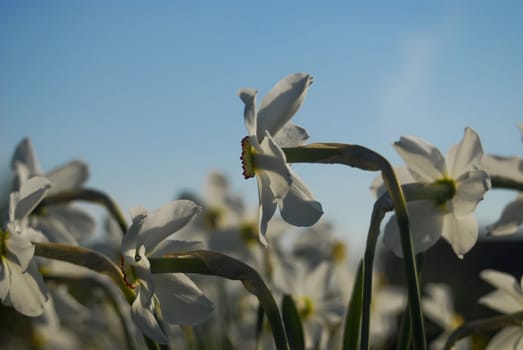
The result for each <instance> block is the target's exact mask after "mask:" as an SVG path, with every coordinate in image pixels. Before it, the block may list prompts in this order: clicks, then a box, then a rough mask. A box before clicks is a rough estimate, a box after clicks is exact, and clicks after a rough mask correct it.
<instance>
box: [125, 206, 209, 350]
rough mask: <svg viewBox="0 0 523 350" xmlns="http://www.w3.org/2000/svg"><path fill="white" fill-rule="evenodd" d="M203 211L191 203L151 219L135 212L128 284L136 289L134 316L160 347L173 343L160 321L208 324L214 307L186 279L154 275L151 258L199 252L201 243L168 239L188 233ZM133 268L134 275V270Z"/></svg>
mask: <svg viewBox="0 0 523 350" xmlns="http://www.w3.org/2000/svg"><path fill="white" fill-rule="evenodd" d="M199 211H200V207H199V206H197V205H196V204H194V203H193V202H192V201H189V200H177V201H173V202H170V203H168V204H166V205H164V206H163V207H161V208H160V209H158V210H156V211H153V212H151V213H148V212H147V210H146V209H145V208H143V207H139V208H135V209H133V211H132V216H133V223H132V224H131V227H130V228H129V230H128V231H127V233H126V234H125V236H124V238H123V240H122V247H121V253H122V257H123V262H122V270H123V271H124V274H125V276H126V282H127V283H128V284H129V286H131V287H132V288H135V289H136V299H135V300H134V302H133V304H132V306H131V315H132V318H133V320H134V322H135V324H136V325H137V326H138V328H139V329H140V330H141V331H142V332H143V333H144V334H145V335H147V336H148V337H150V338H151V339H154V340H155V341H157V342H158V343H162V344H165V343H167V341H168V338H167V336H166V335H165V333H164V330H163V329H162V327H161V326H160V321H159V319H161V320H163V321H164V322H166V323H168V324H175V325H194V324H198V323H200V322H203V321H205V320H206V319H207V318H209V317H210V315H211V312H212V309H213V307H212V303H211V301H210V300H209V299H207V298H206V297H205V295H203V293H202V292H201V290H200V289H199V288H198V287H197V286H196V285H195V284H194V282H193V281H191V279H190V278H189V277H187V276H186V275H185V274H181V273H176V274H174V273H164V274H152V273H151V270H150V262H149V259H148V258H149V257H151V256H156V257H160V256H162V255H164V254H166V253H174V252H177V251H182V250H190V249H198V248H199V247H198V242H186V241H176V240H173V239H166V238H167V237H168V236H170V235H171V234H173V233H174V232H176V231H178V230H180V229H181V228H182V227H184V226H185V225H186V224H187V223H188V222H189V221H190V220H191V219H192V218H193V217H194V216H195V215H196V214H197V213H198V212H199ZM129 268H130V269H129Z"/></svg>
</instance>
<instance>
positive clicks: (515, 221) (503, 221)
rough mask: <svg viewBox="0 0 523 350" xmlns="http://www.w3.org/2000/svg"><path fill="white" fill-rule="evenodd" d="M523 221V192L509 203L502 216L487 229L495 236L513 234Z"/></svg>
mask: <svg viewBox="0 0 523 350" xmlns="http://www.w3.org/2000/svg"><path fill="white" fill-rule="evenodd" d="M522 223H523V194H522V193H520V194H518V196H517V197H516V199H515V200H513V201H512V202H510V203H509V204H507V206H506V207H505V208H504V209H503V212H502V213H501V217H500V218H499V219H498V221H496V222H495V223H493V224H492V225H489V226H487V231H488V232H489V234H491V235H493V236H503V235H511V234H514V233H516V232H517V231H518V228H519V226H520V225H521V224H522Z"/></svg>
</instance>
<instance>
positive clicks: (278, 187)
mask: <svg viewBox="0 0 523 350" xmlns="http://www.w3.org/2000/svg"><path fill="white" fill-rule="evenodd" d="M266 136H267V137H266V138H265V139H264V140H263V142H262V143H261V145H260V146H261V148H262V150H263V155H257V156H256V158H255V167H256V169H255V173H258V172H260V170H261V169H262V170H263V172H264V173H265V174H266V176H267V177H268V178H269V180H270V181H269V187H270V189H271V191H272V194H273V195H274V198H276V199H283V198H284V197H285V196H286V195H287V193H288V192H289V190H290V186H291V183H292V179H291V171H290V168H289V166H288V165H287V163H286V162H285V154H284V153H283V151H282V150H281V148H280V147H278V145H277V144H276V143H275V142H274V140H273V139H272V137H271V135H269V134H268V133H267V135H266Z"/></svg>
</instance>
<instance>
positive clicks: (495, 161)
mask: <svg viewBox="0 0 523 350" xmlns="http://www.w3.org/2000/svg"><path fill="white" fill-rule="evenodd" d="M518 127H519V129H520V131H521V133H522V134H523V123H520V124H518ZM481 165H482V167H483V168H484V169H485V170H486V171H487V172H488V173H489V175H490V176H500V177H503V178H507V179H510V180H513V181H518V182H522V181H523V159H522V158H521V157H501V156H495V155H490V154H486V155H484V156H483V159H482V161H481ZM522 223H523V193H521V192H520V193H518V195H517V196H516V199H514V200H513V201H512V202H510V203H509V204H507V205H506V206H505V208H504V209H503V211H502V213H501V216H500V217H499V219H498V220H497V221H496V222H495V223H493V224H491V225H488V226H487V231H488V232H489V233H490V234H492V235H494V236H501V235H510V234H513V233H516V232H517V230H518V228H519V226H520V225H521V224H522Z"/></svg>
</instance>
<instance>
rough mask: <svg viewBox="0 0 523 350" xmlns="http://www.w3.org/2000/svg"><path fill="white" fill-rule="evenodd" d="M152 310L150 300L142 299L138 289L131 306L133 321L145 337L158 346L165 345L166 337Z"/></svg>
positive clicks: (142, 296)
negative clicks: (158, 344)
mask: <svg viewBox="0 0 523 350" xmlns="http://www.w3.org/2000/svg"><path fill="white" fill-rule="evenodd" d="M153 309H154V305H153V301H152V299H150V298H147V297H144V295H143V294H142V291H141V288H140V289H139V290H138V293H137V295H136V299H135V300H134V302H133V304H132V305H131V315H132V318H133V321H134V323H135V324H136V326H137V327H138V329H139V330H140V331H141V332H142V333H143V334H145V335H146V336H147V337H149V338H151V339H152V340H154V341H156V342H158V343H160V344H167V342H168V339H167V336H166V335H165V333H164V332H163V330H162V328H161V327H160V324H159V323H158V320H156V317H155V316H154V313H153V311H152V310H153Z"/></svg>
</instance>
